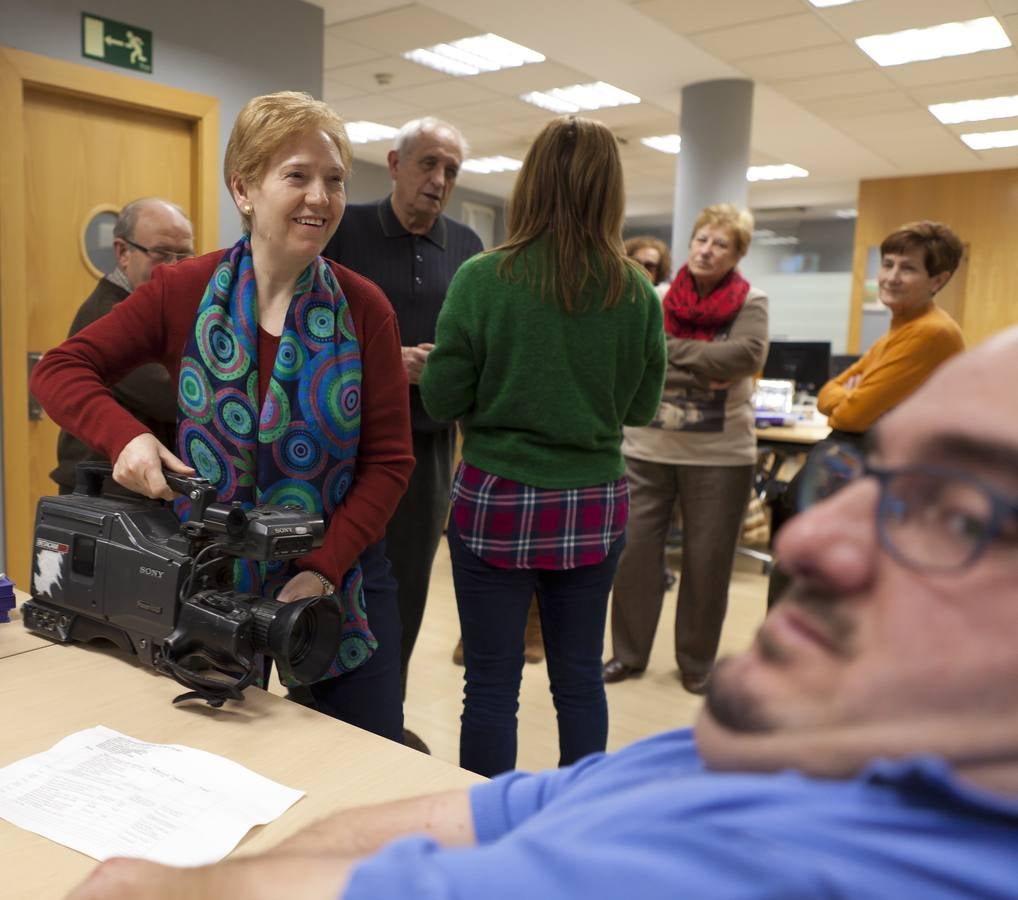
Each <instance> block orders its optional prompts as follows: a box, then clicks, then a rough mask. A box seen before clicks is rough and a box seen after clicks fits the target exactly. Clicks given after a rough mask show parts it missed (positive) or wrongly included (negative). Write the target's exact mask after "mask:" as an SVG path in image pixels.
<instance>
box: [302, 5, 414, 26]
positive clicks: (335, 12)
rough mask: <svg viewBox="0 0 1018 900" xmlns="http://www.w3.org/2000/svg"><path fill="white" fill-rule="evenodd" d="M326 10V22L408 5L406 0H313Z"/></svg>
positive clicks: (356, 17)
mask: <svg viewBox="0 0 1018 900" xmlns="http://www.w3.org/2000/svg"><path fill="white" fill-rule="evenodd" d="M313 2H314V4H315V6H320V7H321V8H322V10H323V11H324V12H325V24H326V25H332V24H334V23H336V22H344V21H346V20H348V19H361V18H363V17H364V16H373V15H377V14H378V13H380V12H385V11H386V10H387V9H394V8H396V7H398V6H406V0H313Z"/></svg>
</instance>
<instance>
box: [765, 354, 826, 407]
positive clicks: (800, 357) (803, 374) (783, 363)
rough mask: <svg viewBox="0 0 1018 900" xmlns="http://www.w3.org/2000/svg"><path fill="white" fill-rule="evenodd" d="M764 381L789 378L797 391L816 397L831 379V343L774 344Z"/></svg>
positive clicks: (768, 357) (766, 363)
mask: <svg viewBox="0 0 1018 900" xmlns="http://www.w3.org/2000/svg"><path fill="white" fill-rule="evenodd" d="M763 377H764V378H787V379H791V380H792V381H794V382H795V389H796V390H797V391H800V392H805V393H807V394H814V395H815V394H816V393H817V391H819V390H820V388H822V387H823V386H824V385H825V384H826V383H827V381H828V379H829V378H830V377H831V342H830V341H771V348H770V351H769V352H768V353H767V362H765V363H764V370H763Z"/></svg>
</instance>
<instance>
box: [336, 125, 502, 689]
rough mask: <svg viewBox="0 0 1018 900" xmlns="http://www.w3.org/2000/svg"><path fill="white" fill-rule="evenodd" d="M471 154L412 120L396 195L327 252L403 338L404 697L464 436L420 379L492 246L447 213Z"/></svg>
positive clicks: (398, 520)
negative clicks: (406, 476) (407, 469)
mask: <svg viewBox="0 0 1018 900" xmlns="http://www.w3.org/2000/svg"><path fill="white" fill-rule="evenodd" d="M466 152H467V148H466V144H465V142H464V140H463V136H462V135H461V134H460V132H459V130H458V129H456V128H455V127H453V126H452V125H450V124H448V123H447V122H442V121H439V120H438V119H433V118H424V119H415V120H413V121H412V122H407V123H406V125H404V126H403V127H402V128H401V129H400V130H399V132H398V134H397V135H396V140H395V146H394V148H393V149H392V150H390V151H389V156H388V162H389V173H390V174H391V175H392V193H391V194H390V195H389V196H388V197H386V198H384V199H383V200H380V201H378V202H375V203H362V204H351V205H349V206H347V208H346V213H345V214H344V215H343V220H342V222H341V223H340V226H339V229H338V230H337V231H336V234H335V236H334V237H333V238H332V240H331V241H330V242H329V244H328V245H327V246H326V248H325V254H324V255H325V256H327V257H329V258H330V259H334V260H336V261H337V262H340V263H342V264H343V265H345V266H349V267H350V268H351V269H353V270H354V271H355V272H359V273H361V274H362V275H365V276H367V277H368V278H370V279H371V280H372V281H374V282H375V283H376V284H378V285H379V286H380V287H381V288H382V290H383V291H385V293H386V296H387V297H388V298H389V300H390V301H391V302H392V305H393V308H394V309H395V310H396V316H397V318H398V319H399V330H400V334H401V335H402V340H403V363H404V365H405V366H406V370H407V375H408V377H409V380H410V418H411V426H412V428H413V439H414V456H415V457H416V459H417V466H416V468H415V469H414V473H413V476H412V477H411V479H410V487H409V488H408V490H407V492H406V494H405V495H404V497H403V500H402V501H401V503H400V505H399V507H398V508H397V510H396V513H395V515H394V516H393V517H392V520H391V521H390V522H389V527H388V529H387V531H386V544H387V547H388V552H389V559H390V560H391V562H392V568H393V572H394V573H395V575H396V579H397V580H398V581H399V611H400V616H401V619H402V623H403V640H402V670H403V693H404V696H405V695H406V677H407V665H408V663H409V661H410V654H411V653H412V652H413V647H414V642H415V641H416V640H417V633H418V631H419V630H420V627H421V619H422V618H423V616H424V604H425V601H426V600H427V596H428V582H429V581H430V579H431V563H432V560H433V559H434V557H435V551H436V550H437V549H438V542H439V540H441V537H442V527H443V525H444V523H445V515H446V510H447V508H448V505H449V482H450V478H451V471H452V459H453V448H454V439H455V428H454V426H453V425H452V424H451V423H448V422H436V421H435V420H434V419H432V418H430V417H429V416H428V414H427V413H426V412H425V411H424V407H423V405H422V404H421V395H420V390H419V389H418V387H417V383H418V381H419V380H420V376H421V372H422V371H423V370H424V366H425V363H426V362H427V358H428V353H430V352H431V348H432V342H433V341H434V339H435V323H436V322H437V320H438V312H439V310H440V309H441V307H442V302H443V301H444V300H445V292H446V288H448V287H449V282H450V281H451V280H452V277H453V275H455V274H456V270H457V269H458V268H459V267H460V265H461V264H462V263H463V262H465V261H466V260H467V259H469V258H470V257H471V256H473V255H474V254H475V253H479V252H480V251H481V250H482V249H483V246H482V245H481V239H480V238H479V237H478V236H477V235H476V234H475V233H474V232H473V231H471V230H470V229H469V228H467V227H466V226H465V225H461V224H460V223H459V222H454V221H453V220H452V219H449V218H447V217H446V216H444V215H442V210H444V209H445V205H446V203H448V201H449V197H450V195H451V194H452V191H453V188H454V187H455V186H456V177H457V176H458V175H459V168H460V164H461V163H462V162H463V157H464V156H465V155H466Z"/></svg>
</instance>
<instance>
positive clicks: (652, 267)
mask: <svg viewBox="0 0 1018 900" xmlns="http://www.w3.org/2000/svg"><path fill="white" fill-rule="evenodd" d="M633 259H636V257H635V256H634V257H633ZM636 261H637V262H638V263H639V264H640V265H641V266H643V267H644V268H645V269H646V270H647V271H648V272H650V274H651V275H656V274H657V267H658V264H657V263H656V262H649V261H648V260H645V259H637V260H636Z"/></svg>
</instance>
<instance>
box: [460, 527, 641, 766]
mask: <svg viewBox="0 0 1018 900" xmlns="http://www.w3.org/2000/svg"><path fill="white" fill-rule="evenodd" d="M448 538H449V553H450V556H451V557H452V576H453V583H454V584H455V587H456V605H457V607H458V609H459V616H460V627H461V628H462V631H463V662H464V664H465V666H466V674H465V676H464V678H465V681H466V686H465V688H464V692H463V715H462V717H461V719H460V721H461V723H462V725H461V728H460V765H461V766H462V767H463V768H465V769H470V770H471V771H472V772H477V773H478V774H480V775H487V776H489V777H490V776H493V775H497V774H499V773H500V772H506V771H508V770H510V769H512V768H514V767H515V765H516V712H517V710H518V709H519V695H520V680H521V678H522V675H523V644H524V633H525V631H526V626H527V610H528V609H529V607H530V600H531V597H532V596H534V595H535V594H536V595H537V603H538V606H539V608H540V611H541V629H542V631H543V633H544V650H545V656H546V658H547V661H548V678H549V680H550V682H551V695H552V700H553V701H554V703H555V711H556V714H557V716H558V731H559V765H560V766H567V765H569V764H570V763H573V762H575V761H576V760H578V759H580V758H581V757H583V756H586V755H587V754H588V753H595V752H598V751H601V750H604V748H605V745H606V744H607V741H608V702H607V700H606V699H605V694H604V680H603V677H602V668H601V656H602V651H603V645H604V624H605V616H606V614H607V609H608V594H609V592H610V591H611V585H612V579H613V578H614V576H615V566H616V565H617V563H618V559H619V554H620V553H621V552H622V546H623V544H624V543H625V537H621V538H619V539H618V541H616V542H615V543H614V544H613V545H612V547H611V549H610V550H609V552H608V556H607V557H606V558H605V559H604V560H603V561H602V562H600V563H598V564H597V565H596V566H583V567H581V568H578V569H566V570H555V569H500V568H497V567H496V566H491V565H489V564H488V563H486V562H485V561H484V560H483V559H481V558H480V557H478V556H476V555H474V553H472V552H471V551H470V550H469V549H468V548H467V546H466V545H465V544H464V543H463V540H462V539H461V538H460V536H459V533H458V532H457V530H456V526H455V524H454V523H453V522H452V520H450V522H449V528H448Z"/></svg>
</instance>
